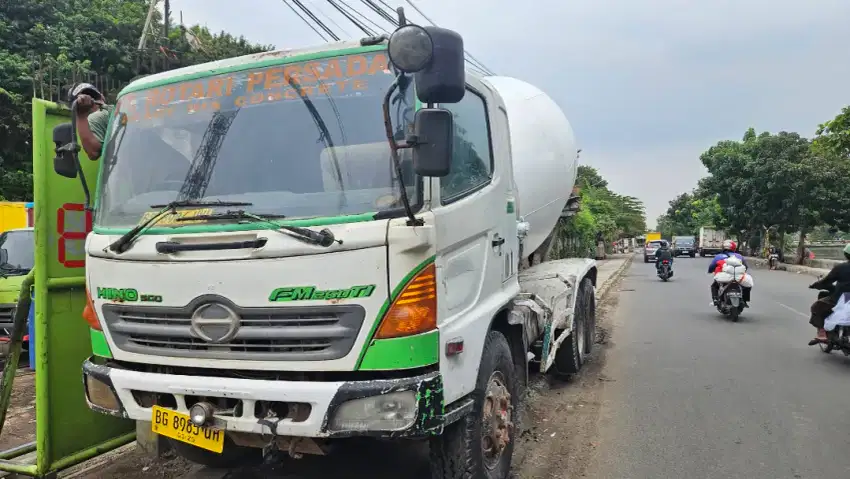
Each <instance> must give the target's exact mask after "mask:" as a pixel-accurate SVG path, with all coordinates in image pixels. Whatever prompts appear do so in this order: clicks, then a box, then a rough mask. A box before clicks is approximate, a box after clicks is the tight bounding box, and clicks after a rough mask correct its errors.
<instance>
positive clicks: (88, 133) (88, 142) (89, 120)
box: [77, 108, 109, 160]
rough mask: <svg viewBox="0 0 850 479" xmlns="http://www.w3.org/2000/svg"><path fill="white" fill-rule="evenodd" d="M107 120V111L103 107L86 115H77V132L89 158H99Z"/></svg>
mask: <svg viewBox="0 0 850 479" xmlns="http://www.w3.org/2000/svg"><path fill="white" fill-rule="evenodd" d="M108 122H109V111H108V110H107V109H105V108H100V109H98V110H97V111H95V112H92V113H90V114H88V115H86V114H78V115H77V132H78V133H79V134H80V140H81V141H82V143H83V150H85V152H86V155H87V156H88V157H89V159H90V160H96V159H98V158H100V151H101V149H102V148H103V140H104V138H105V137H106V128H107V126H108Z"/></svg>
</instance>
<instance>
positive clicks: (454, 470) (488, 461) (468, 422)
mask: <svg viewBox="0 0 850 479" xmlns="http://www.w3.org/2000/svg"><path fill="white" fill-rule="evenodd" d="M516 378H517V376H516V369H515V366H514V361H513V358H512V356H511V348H510V345H509V344H508V340H507V339H505V336H504V335H503V334H502V333H500V332H498V331H490V332H489V333H488V334H487V339H486V340H485V342H484V352H483V354H482V355H481V367H480V368H479V369H478V379H477V381H476V383H475V391H473V392H472V397H473V400H474V403H473V406H472V411H470V412H469V414H467V415H465V416H464V417H463V418H462V419H460V420H459V421H458V422H456V423H454V424H452V425H450V426H448V427H446V428H445V430H443V433H442V434H441V435H439V436H437V437H434V438H432V439H431V441H430V452H431V477H432V478H433V479H473V478H474V479H506V478H507V477H508V476H509V474H510V470H511V460H512V458H513V451H514V442H515V440H516V438H517V436H518V435H517V433H516V429H515V428H514V425H513V421H514V418H515V417H517V414H518V410H519V394H518V393H517V379H516ZM505 390H506V392H507V395H509V397H508V398H507V399H506V398H505ZM505 401H507V419H506V420H502V421H501V422H500V419H499V414H494V413H493V412H492V411H493V408H496V407H499V408H501V409H502V411H504V409H505V407H506V403H505ZM485 424H486V425H488V426H490V427H491V428H492V429H488V428H487V427H485ZM499 424H501V425H504V426H505V427H504V429H503V430H501V429H500V431H501V433H502V436H501V437H503V438H504V437H506V438H507V442H506V444H503V445H501V446H500V445H498V444H495V443H494V442H493V441H494V434H493V433H491V432H490V431H494V430H495V428H493V426H494V425H499ZM485 434H486V436H485ZM500 447H501V451H497V450H498V449H499V448H500Z"/></svg>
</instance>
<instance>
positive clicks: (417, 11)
mask: <svg viewBox="0 0 850 479" xmlns="http://www.w3.org/2000/svg"><path fill="white" fill-rule="evenodd" d="M378 1H380V2H381V3H383V0H378ZM406 1H407V3H408V5H410V6H411V7H412V8H413V9H414V10H416V13H418V14H419V15H422V18H424V19H425V20H427V21H428V23H430V24H431V25H434V26H435V27H436V26H437V23H436V22H434V20H431V18H430V17H428V15H425V12H423V11H422V10H420V9H419V7H417V6H416V4H415V3H413V0H406ZM385 5H386V4H385ZM464 53H465V54H466V55H467V56H468V57H469V58H468V59H467V61H469V62H470V63H474V64H477V66H479V67H480V68H481V69H482V70H484V71H485V72H487V73H488V74H490V75H495V73H493V71H492V70H490V69H489V68H487V66H486V65H484V63H482V62H481V61H480V60H478V59H477V58H475V57H474V56H472V54H471V53H469V52H468V51H466V50H464Z"/></svg>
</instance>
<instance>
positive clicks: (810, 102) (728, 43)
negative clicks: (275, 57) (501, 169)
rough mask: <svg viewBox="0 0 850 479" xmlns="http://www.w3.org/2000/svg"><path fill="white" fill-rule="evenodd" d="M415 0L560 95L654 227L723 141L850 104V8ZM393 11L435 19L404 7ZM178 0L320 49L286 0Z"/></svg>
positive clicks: (491, 59)
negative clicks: (849, 47) (749, 130)
mask: <svg viewBox="0 0 850 479" xmlns="http://www.w3.org/2000/svg"><path fill="white" fill-rule="evenodd" d="M301 1H302V2H303V3H304V4H305V5H306V6H308V7H310V8H311V9H313V11H314V12H316V14H317V15H318V16H319V18H321V19H322V20H323V21H325V23H327V24H328V26H330V27H331V28H332V29H334V30H335V31H337V32H339V33H340V36H341V37H343V38H360V37H361V36H363V35H362V34H359V31H357V30H356V29H355V28H354V26H353V25H352V24H351V23H350V22H348V21H347V20H345V19H344V18H343V17H342V16H340V15H339V14H335V11H334V10H333V7H332V6H331V5H330V4H329V3H328V2H327V1H326V0H301ZM336 1H337V2H340V1H341V0H336ZM412 1H413V4H415V6H417V7H419V9H421V10H422V11H423V13H425V15H427V16H428V17H429V18H431V19H432V20H433V21H434V22H435V23H436V24H437V25H439V26H441V27H445V28H451V29H453V30H456V31H457V32H459V33H460V34H462V35H463V37H464V43H465V47H466V49H467V51H468V52H470V53H472V55H474V56H475V58H477V59H478V60H480V61H481V62H482V63H484V64H485V65H486V66H487V68H489V69H490V70H492V71H494V72H496V73H497V74H499V75H505V76H512V77H516V78H519V79H521V80H523V81H526V82H529V83H532V84H534V85H536V86H538V87H539V88H541V89H542V90H543V91H545V92H546V93H547V94H549V96H551V97H552V98H553V99H554V100H555V101H556V102H557V103H558V104H559V105H560V106H561V108H562V109H563V110H564V112H565V113H566V115H567V117H568V118H569V120H570V123H571V124H572V127H573V129H574V130H575V133H576V137H577V139H578V142H579V145H578V146H579V148H581V149H582V153H581V162H582V163H583V164H587V165H590V166H593V167H595V168H597V169H598V170H599V172H600V173H601V174H602V175H603V176H604V177H605V178H606V179H607V180H608V182H609V187H610V188H611V189H613V190H614V191H616V192H618V193H620V194H626V195H631V196H635V197H637V198H639V199H641V200H643V202H644V204H645V205H646V213H647V224H648V225H649V226H650V227H651V226H653V225H654V224H655V219H656V218H657V217H658V215H660V214H662V213H664V211H666V209H667V206H668V205H667V203H668V201H670V200H671V199H673V198H674V197H675V196H676V195H678V194H680V193H684V192H687V191H690V190H691V189H692V188H693V187H694V186H696V183H697V181H698V180H699V179H700V178H701V177H703V176H705V175H706V174H707V172H706V170H705V168H704V167H703V166H702V164H701V163H700V161H699V156H700V154H701V153H702V152H703V151H705V150H706V149H708V148H709V147H710V146H712V145H714V144H715V143H717V142H718V141H721V140H727V139H740V138H741V137H742V136H743V134H744V132H745V131H746V130H747V128H749V127H753V128H755V129H756V130H757V131H759V132H761V131H771V132H778V131H783V130H784V131H796V132H799V133H800V134H802V135H804V136H812V135H814V132H815V130H816V128H817V126H818V124H819V123H822V122H824V121H826V120H828V119H830V118H832V117H834V116H835V115H836V114H837V113H839V111H840V110H841V108H842V106H844V105H847V104H850V98H848V97H850V88H848V87H847V78H850V61H847V60H848V56H847V45H850V28H847V21H848V19H850V0H797V1H792V0H711V1H706V0H702V1H698V0H533V1H526V2H509V1H506V0H412ZM345 2H346V3H347V4H349V5H352V6H354V7H355V8H357V9H358V10H359V11H361V12H363V13H366V12H368V10H367V8H366V7H365V6H364V5H363V3H361V2H360V1H358V0H345ZM234 3H238V5H239V6H240V8H238V9H234V8H233V5H234ZM385 3H387V4H389V5H390V6H392V7H398V6H403V7H405V11H406V13H407V15H408V18H409V19H410V20H411V21H413V22H416V23H421V24H427V22H426V21H425V20H424V19H422V18H421V17H420V16H419V15H418V14H417V13H416V12H415V11H414V10H413V8H412V7H411V6H410V4H409V3H407V0H385ZM532 4H533V5H535V7H534V8H532V7H531V5H532ZM171 5H172V7H171V8H172V11H173V12H174V14H175V18H179V17H178V12H182V15H183V21H184V23H185V24H187V25H190V24H196V23H198V24H202V25H206V26H207V27H209V28H210V29H211V30H213V31H221V30H225V31H227V32H229V33H231V34H234V35H243V36H245V37H246V38H247V39H249V40H251V41H253V42H257V43H262V44H272V45H275V46H276V47H278V48H297V47H303V46H309V45H315V44H319V43H322V42H323V41H322V39H321V38H319V36H318V35H316V33H314V32H313V31H312V30H311V29H310V28H309V27H308V26H307V25H306V24H305V23H304V22H303V21H302V20H301V19H299V18H298V17H297V16H296V15H295V14H294V13H293V12H292V10H290V9H289V8H288V7H287V5H286V3H284V2H283V0H241V1H240V2H233V0H171ZM328 18H332V19H333V21H334V22H336V24H337V25H334V23H333V22H331V21H330V20H328ZM371 18H373V19H375V20H377V17H376V16H374V15H373V16H372V17H371ZM384 25H386V24H384ZM340 27H341V28H340ZM386 28H388V29H389V27H388V26H386ZM343 30H344V31H345V32H346V33H343Z"/></svg>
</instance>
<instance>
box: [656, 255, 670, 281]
mask: <svg viewBox="0 0 850 479" xmlns="http://www.w3.org/2000/svg"><path fill="white" fill-rule="evenodd" d="M671 276H673V269H672V267H671V265H670V261H669V260H666V259H663V260H661V265H660V266H659V267H658V277H659V278H661V281H664V282H665V283H666V282H667V280H668V279H670V277H671Z"/></svg>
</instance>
